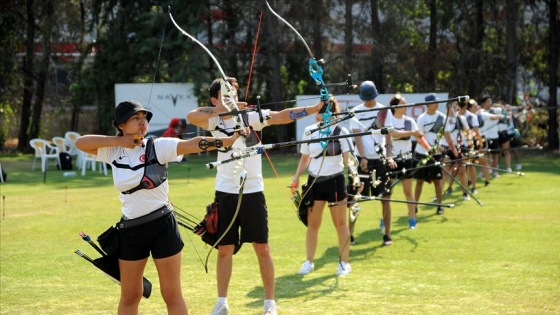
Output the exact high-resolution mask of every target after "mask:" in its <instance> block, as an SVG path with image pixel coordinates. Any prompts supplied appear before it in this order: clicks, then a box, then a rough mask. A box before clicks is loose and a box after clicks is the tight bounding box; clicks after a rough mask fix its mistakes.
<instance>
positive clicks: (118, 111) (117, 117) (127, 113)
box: [113, 100, 153, 127]
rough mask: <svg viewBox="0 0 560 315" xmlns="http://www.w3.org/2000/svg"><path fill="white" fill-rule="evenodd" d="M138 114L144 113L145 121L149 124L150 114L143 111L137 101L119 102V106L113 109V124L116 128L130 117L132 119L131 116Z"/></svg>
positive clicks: (145, 110)
mask: <svg viewBox="0 0 560 315" xmlns="http://www.w3.org/2000/svg"><path fill="white" fill-rule="evenodd" d="M138 112H146V119H148V122H150V119H152V115H153V114H152V112H150V111H149V110H147V109H145V108H144V107H143V106H142V104H140V103H139V102H138V101H134V100H129V101H124V102H120V103H119V105H117V107H115V113H114V117H113V123H114V125H115V127H118V126H119V125H120V124H122V123H124V122H125V121H127V120H128V119H129V118H130V117H132V115H134V114H136V113H138Z"/></svg>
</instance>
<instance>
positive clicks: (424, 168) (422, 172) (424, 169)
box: [414, 154, 443, 182]
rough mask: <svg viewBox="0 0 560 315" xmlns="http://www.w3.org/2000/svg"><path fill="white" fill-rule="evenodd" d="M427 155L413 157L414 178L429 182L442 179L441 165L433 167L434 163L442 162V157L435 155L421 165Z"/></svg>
mask: <svg viewBox="0 0 560 315" xmlns="http://www.w3.org/2000/svg"><path fill="white" fill-rule="evenodd" d="M427 156H428V155H424V154H416V156H415V157H414V167H416V168H417V169H416V172H415V175H414V178H416V179H420V180H425V181H427V182H431V181H432V180H437V179H442V170H441V168H442V165H435V163H436V162H441V161H442V160H443V155H441V154H436V155H434V156H433V157H432V158H430V159H428V160H427V161H426V163H424V164H422V163H421V161H423V160H425V159H426V157H427Z"/></svg>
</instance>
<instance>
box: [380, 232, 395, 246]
mask: <svg viewBox="0 0 560 315" xmlns="http://www.w3.org/2000/svg"><path fill="white" fill-rule="evenodd" d="M381 245H383V246H389V245H393V239H392V238H391V235H387V234H383V244H381Z"/></svg>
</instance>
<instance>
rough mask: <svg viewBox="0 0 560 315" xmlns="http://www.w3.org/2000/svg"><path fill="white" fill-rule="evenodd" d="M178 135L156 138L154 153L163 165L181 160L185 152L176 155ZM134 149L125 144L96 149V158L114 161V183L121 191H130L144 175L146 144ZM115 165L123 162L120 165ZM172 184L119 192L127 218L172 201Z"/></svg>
mask: <svg viewBox="0 0 560 315" xmlns="http://www.w3.org/2000/svg"><path fill="white" fill-rule="evenodd" d="M179 140H180V139H178V138H157V139H155V140H154V146H155V152H156V156H157V159H158V162H159V163H160V164H167V163H169V162H179V161H181V160H182V159H183V156H182V155H177V144H178V143H179ZM147 142H148V140H147V139H144V145H143V146H141V147H134V148H132V149H129V148H125V147H104V148H99V149H97V161H100V162H105V163H109V164H111V169H112V172H113V183H114V186H115V188H116V189H117V190H118V191H120V192H123V191H127V190H129V189H132V188H134V187H136V186H138V184H140V181H141V179H142V177H143V176H144V167H143V164H144V162H145V159H146V155H145V153H146V143H147ZM115 164H118V165H121V167H117V166H116V165H115ZM168 192H169V185H168V181H167V180H166V181H165V182H163V183H162V184H161V185H159V186H157V187H155V188H153V189H140V190H137V191H135V192H134V193H132V194H127V195H125V194H122V193H121V194H120V196H119V199H120V200H121V203H122V214H123V215H124V216H125V217H127V218H128V219H134V218H137V217H141V216H143V215H146V214H148V213H150V212H153V211H155V210H157V209H159V208H161V207H162V206H164V205H166V204H169V199H168Z"/></svg>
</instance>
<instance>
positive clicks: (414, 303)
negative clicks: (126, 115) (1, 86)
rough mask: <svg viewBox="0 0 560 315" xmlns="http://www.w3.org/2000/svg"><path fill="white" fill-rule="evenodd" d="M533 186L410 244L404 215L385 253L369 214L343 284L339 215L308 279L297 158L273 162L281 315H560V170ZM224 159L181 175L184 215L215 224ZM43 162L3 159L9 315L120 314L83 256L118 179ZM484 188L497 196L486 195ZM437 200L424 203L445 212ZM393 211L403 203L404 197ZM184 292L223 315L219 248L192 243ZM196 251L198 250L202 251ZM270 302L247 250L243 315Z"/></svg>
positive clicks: (430, 225)
mask: <svg viewBox="0 0 560 315" xmlns="http://www.w3.org/2000/svg"><path fill="white" fill-rule="evenodd" d="M523 158H524V160H523V172H525V174H526V176H523V177H520V176H516V175H513V174H504V175H502V177H501V178H498V179H494V180H492V182H491V185H490V186H488V187H481V188H479V194H478V195H477V198H479V199H480V200H481V201H482V202H483V203H484V205H483V206H479V205H477V203H476V202H475V201H474V200H471V201H466V202H464V201H462V199H461V198H460V194H459V193H454V194H452V195H451V196H449V197H447V198H446V199H445V202H454V203H456V205H457V206H456V208H454V209H446V214H445V215H444V216H437V215H435V209H434V208H433V207H428V206H420V207H419V212H418V218H419V223H418V228H417V229H416V230H408V218H407V216H406V213H407V212H406V205H405V204H400V203H393V233H392V235H393V241H394V245H393V246H390V247H381V246H380V244H381V241H382V235H381V233H380V231H379V229H378V228H377V226H378V221H379V219H380V217H381V214H380V213H381V210H380V204H379V202H377V201H373V202H366V203H362V204H361V205H362V213H361V215H360V217H359V220H358V223H357V226H356V233H355V235H356V237H357V239H356V244H355V245H353V246H352V248H351V253H350V262H351V264H352V268H353V271H352V273H351V274H350V275H349V276H348V277H343V278H339V277H336V276H335V272H336V268H337V262H338V249H337V247H336V233H335V231H334V228H333V226H332V224H331V220H330V218H329V215H328V212H325V217H324V220H323V227H322V229H321V232H320V240H319V247H318V250H317V257H316V261H315V271H314V272H313V273H311V274H309V275H307V276H305V277H302V276H299V275H298V274H297V271H298V270H299V267H300V266H301V263H302V262H303V260H304V258H305V244H304V240H305V227H304V226H303V224H301V223H300V222H299V221H298V219H297V218H296V215H295V209H294V207H293V206H292V204H291V202H290V199H289V197H290V195H289V190H288V189H287V188H286V186H287V185H289V183H290V178H291V174H292V173H293V172H294V171H295V169H296V165H297V159H298V157H297V156H287V155H275V156H272V160H273V162H274V165H275V167H276V168H277V170H278V173H279V174H280V178H277V177H276V176H275V175H274V173H273V172H272V170H271V167H270V165H269V164H268V163H267V162H266V161H264V160H265V158H264V157H263V165H264V169H265V172H264V174H265V185H266V189H265V194H266V197H267V202H268V208H269V216H270V217H269V222H270V244H271V247H272V251H273V256H274V260H275V265H276V284H277V285H276V290H277V302H278V307H279V314H373V313H378V314H560V245H559V244H560V229H559V227H560V219H559V218H560V206H559V202H560V158H559V157H558V156H557V155H556V156H552V155H549V156H546V157H545V156H537V155H528V156H524V157H523ZM212 159H213V156H212V155H210V156H189V160H188V162H187V163H180V164H174V165H171V166H170V182H169V183H170V188H171V197H170V198H171V201H172V202H173V203H174V204H175V205H177V206H178V207H180V208H182V209H185V210H186V211H188V212H190V213H192V214H194V215H196V216H197V217H202V215H203V213H204V211H205V206H206V204H207V203H209V202H210V201H211V200H212V198H213V184H214V175H215V171H211V170H206V169H205V168H204V165H203V164H204V163H207V162H209V161H212ZM31 161H32V160H31V156H30V155H27V156H2V157H0V163H2V167H3V168H4V169H5V170H6V171H7V172H8V181H7V182H6V183H3V184H0V195H1V197H2V199H1V200H0V202H1V210H2V211H1V215H2V217H1V219H2V220H1V225H0V227H1V232H0V275H1V279H0V313H1V314H19V315H24V314H114V313H116V305H117V303H118V299H119V287H118V285H116V284H114V283H112V282H111V281H110V280H109V279H108V278H107V277H105V276H104V275H103V274H102V273H100V272H99V271H98V270H97V269H95V268H94V267H92V266H91V265H90V264H89V263H87V262H86V261H85V260H83V259H82V258H80V257H78V256H77V255H75V254H74V253H73V250H75V249H81V250H82V251H84V252H86V253H87V254H89V255H90V256H92V257H98V255H97V253H96V252H95V251H94V249H93V248H91V247H90V246H89V245H88V244H86V243H85V242H83V241H82V240H81V238H80V237H79V235H78V233H79V232H81V231H84V232H86V233H88V234H90V235H91V236H92V237H93V238H96V237H97V235H99V234H100V233H101V232H103V231H104V230H105V229H106V228H107V227H108V226H109V225H111V224H113V223H114V222H116V220H118V218H119V215H120V211H119V205H120V203H119V201H118V192H117V191H116V190H115V189H114V188H113V186H112V178H111V176H107V177H105V176H102V175H100V174H98V173H92V172H91V171H89V172H88V174H87V175H86V176H85V177H82V176H80V175H78V176H76V177H64V176H62V172H60V171H57V170H56V168H54V166H53V165H52V163H51V166H50V167H49V171H48V173H47V176H46V183H43V179H44V178H43V174H42V173H41V172H40V171H37V170H36V171H35V172H32V171H31ZM479 186H483V185H479ZM433 195H434V193H433V186H430V185H428V186H426V187H425V190H424V193H423V198H422V201H431V198H432V197H433ZM393 198H395V199H401V200H402V199H403V198H404V197H403V195H402V191H401V188H400V186H397V187H396V189H395V191H394V195H393ZM183 236H184V241H185V248H184V250H183V275H182V277H183V284H184V286H183V288H184V294H185V297H186V299H187V302H188V303H189V308H190V314H195V315H196V314H209V313H210V310H211V309H212V306H213V304H214V302H215V300H216V288H215V283H216V280H215V269H214V268H215V267H214V266H215V260H216V252H214V253H212V256H211V257H210V264H209V266H210V268H209V273H208V274H206V273H205V271H204V268H203V266H202V262H201V260H200V259H199V257H198V256H197V253H196V251H198V254H199V255H200V256H202V257H205V256H206V254H207V252H208V250H209V249H208V247H207V246H204V243H203V242H202V241H201V240H200V238H199V237H198V236H196V235H194V234H192V233H190V232H187V231H185V232H184V235H183ZM195 249H196V250H195ZM145 276H146V277H147V278H148V279H150V280H151V281H152V284H153V292H152V296H151V297H150V298H149V299H147V300H143V301H142V303H141V306H140V313H141V314H165V306H164V303H163V300H162V298H161V296H160V294H159V284H158V283H157V275H156V272H155V267H154V265H153V263H151V262H150V263H149V264H148V267H147V269H146V273H145ZM262 299H263V290H262V284H261V280H260V275H259V272H258V264H257V260H256V257H255V255H254V252H253V250H252V249H251V246H250V245H247V244H245V245H244V246H243V248H242V250H241V251H240V252H239V253H238V254H237V255H236V256H235V257H234V272H233V277H232V281H231V285H230V292H229V304H230V309H231V313H232V314H262Z"/></svg>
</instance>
